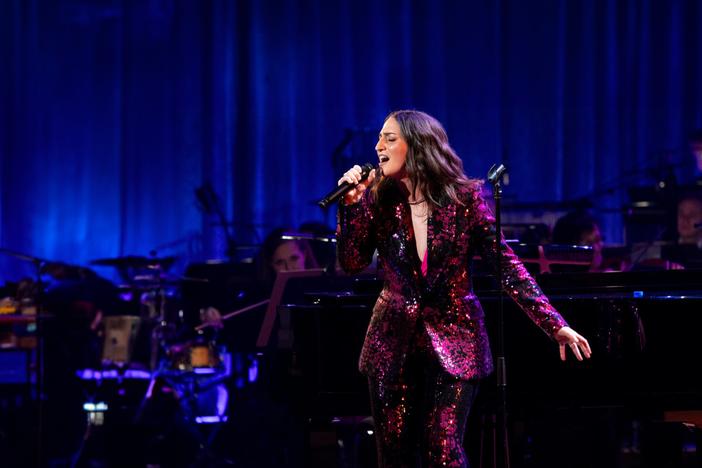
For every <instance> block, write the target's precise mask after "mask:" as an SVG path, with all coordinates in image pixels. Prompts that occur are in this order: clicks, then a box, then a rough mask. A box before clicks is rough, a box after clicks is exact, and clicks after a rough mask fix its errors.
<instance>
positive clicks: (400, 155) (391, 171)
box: [375, 117, 407, 179]
mask: <svg viewBox="0 0 702 468" xmlns="http://www.w3.org/2000/svg"><path fill="white" fill-rule="evenodd" d="M375 151H376V152H377V153H378V158H379V159H380V169H381V170H382V171H383V175H384V176H386V177H396V178H400V179H401V178H403V177H404V176H405V175H406V172H405V160H406V159H407V141H405V138H404V137H403V136H402V132H400V124H398V123H397V120H395V119H394V118H392V117H390V118H389V119H388V120H386V121H385V124H383V128H382V129H381V130H380V134H379V135H378V144H377V145H375Z"/></svg>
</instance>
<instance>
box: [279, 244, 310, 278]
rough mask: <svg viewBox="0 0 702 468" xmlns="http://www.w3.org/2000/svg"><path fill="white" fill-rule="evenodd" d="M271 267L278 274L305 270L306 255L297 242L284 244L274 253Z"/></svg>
mask: <svg viewBox="0 0 702 468" xmlns="http://www.w3.org/2000/svg"><path fill="white" fill-rule="evenodd" d="M271 266H272V267H273V269H274V270H275V271H276V273H277V272H279V271H289V270H304V269H305V254H304V253H303V252H302V249H300V246H299V245H298V244H297V242H294V241H288V242H283V243H282V244H280V245H279V246H278V248H277V249H275V252H273V259H272V260H271Z"/></svg>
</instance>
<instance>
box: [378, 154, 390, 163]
mask: <svg viewBox="0 0 702 468" xmlns="http://www.w3.org/2000/svg"><path fill="white" fill-rule="evenodd" d="M388 161H390V158H389V157H387V156H380V164H383V163H386V162H388Z"/></svg>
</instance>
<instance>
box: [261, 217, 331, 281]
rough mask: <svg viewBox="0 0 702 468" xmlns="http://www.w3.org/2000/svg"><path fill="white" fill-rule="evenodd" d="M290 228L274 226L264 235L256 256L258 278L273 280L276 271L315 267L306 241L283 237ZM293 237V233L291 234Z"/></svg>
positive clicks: (312, 254)
mask: <svg viewBox="0 0 702 468" xmlns="http://www.w3.org/2000/svg"><path fill="white" fill-rule="evenodd" d="M290 232H291V231H290V229H286V228H282V227H281V228H276V229H274V230H273V231H271V232H270V234H268V236H266V239H265V240H264V241H263V244H262V245H261V249H260V250H259V253H258V256H257V258H256V263H257V268H256V270H257V274H258V278H259V279H260V280H263V281H269V282H271V283H272V282H273V280H274V279H275V275H276V273H278V272H279V271H289V270H307V269H310V268H317V267H318V263H317V260H316V259H315V257H314V253H312V249H311V248H310V245H309V243H308V242H307V241H305V240H302V239H284V238H283V237H284V235H285V234H286V233H290ZM293 237H294V235H293Z"/></svg>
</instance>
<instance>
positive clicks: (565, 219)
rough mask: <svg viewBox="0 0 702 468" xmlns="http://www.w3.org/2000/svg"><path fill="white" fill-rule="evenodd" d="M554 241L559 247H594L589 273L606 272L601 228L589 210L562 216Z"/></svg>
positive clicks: (555, 231)
mask: <svg viewBox="0 0 702 468" xmlns="http://www.w3.org/2000/svg"><path fill="white" fill-rule="evenodd" d="M552 241H553V243H554V244H559V245H586V246H589V247H592V263H591V264H590V269H589V271H593V272H596V271H604V266H603V257H602V249H603V247H604V242H603V241H602V234H601V233H600V226H599V224H598V223H597V220H595V217H594V216H592V214H590V212H589V211H587V210H582V209H581V210H576V211H571V212H570V213H567V214H565V215H564V216H561V217H560V218H559V219H558V221H556V225H555V226H554V227H553V235H552Z"/></svg>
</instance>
